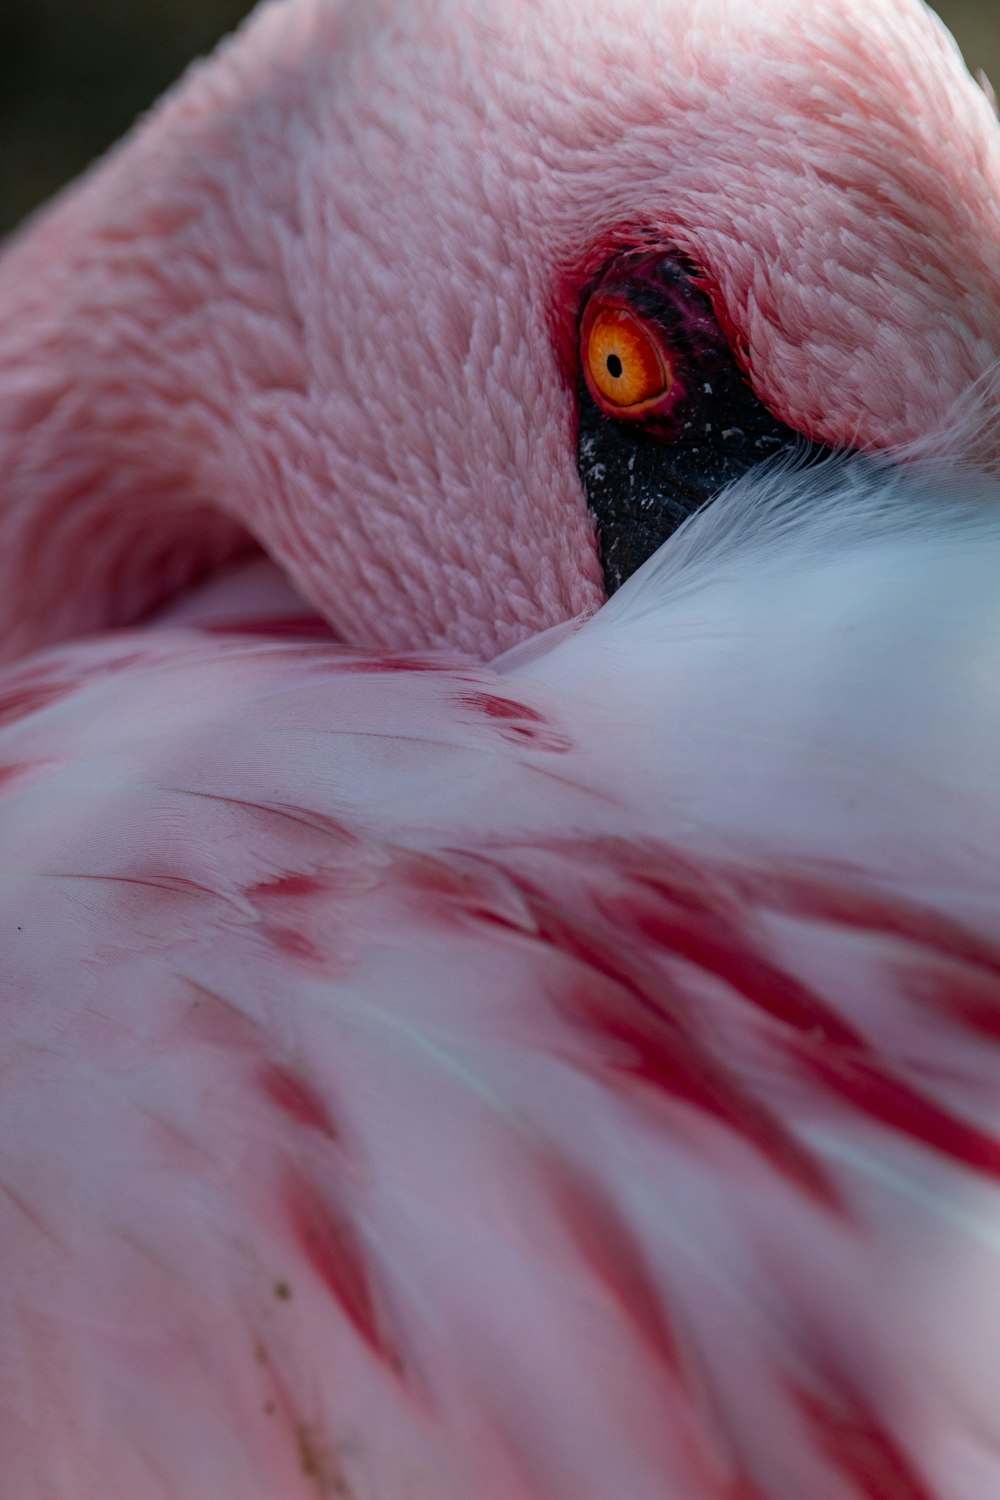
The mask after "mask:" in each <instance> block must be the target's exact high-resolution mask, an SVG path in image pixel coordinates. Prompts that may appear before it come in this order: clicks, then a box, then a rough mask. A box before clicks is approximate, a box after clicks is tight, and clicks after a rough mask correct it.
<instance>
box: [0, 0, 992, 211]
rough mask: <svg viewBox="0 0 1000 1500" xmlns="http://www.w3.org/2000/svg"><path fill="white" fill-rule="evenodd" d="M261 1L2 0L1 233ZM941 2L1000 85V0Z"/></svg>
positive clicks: (973, 56) (974, 61)
mask: <svg viewBox="0 0 1000 1500" xmlns="http://www.w3.org/2000/svg"><path fill="white" fill-rule="evenodd" d="M404 3H405V0H404ZM501 3H502V0H501ZM806 3H808V0H806ZM252 8H253V6H252V0H0V234H2V233H4V232H5V231H6V230H8V229H10V228H12V227H13V225H15V224H16V223H17V222H18V220H19V219H21V218H22V217H23V216H24V214H26V213H27V212H28V211H29V210H30V209H31V208H33V207H34V206H35V204H37V203H40V202H42V200H43V199H45V198H47V197H48V196H49V195H50V194H51V193H53V192H54V191H55V189H56V188H57V187H59V185H60V184H61V183H63V182H65V181H67V180H68V179H69V178H70V177H73V176H75V175H76V173H77V172H79V171H80V170H81V168H83V167H84V166H86V164H87V162H88V161H92V160H93V158H94V157H95V156H97V155H99V154H100V152H102V151H103V150H104V149H105V147H107V146H108V145H110V144H111V142H112V141H114V140H116V139H117V138H118V137H119V136H120V135H122V134H123V133H124V131H125V130H127V129H128V126H129V125H130V124H131V123H132V121H133V120H134V119H135V117H136V116H137V115H138V114H140V113H141V111H142V110H144V109H145V108H146V107H147V105H149V104H151V103H152V101H153V100H154V99H155V98H156V97H157V95H159V94H160V93H162V91H163V90H164V89H165V88H166V87H167V85H168V84H170V83H171V82H172V81H173V80H174V79H175V78H176V77H177V75H178V74H179V73H180V72H181V70H182V69H183V68H184V66H185V64H186V63H187V62H188V61H190V59H191V58H193V57H197V56H199V55H200V54H203V53H205V52H207V51H209V50H210V48H211V47H212V46H213V45H214V43H215V42H216V40H217V39H218V38H219V37H220V36H222V35H223V34H224V33H225V32H227V31H231V30H232V28H233V27H234V26H236V25H237V24H238V22H239V21H240V20H241V19H242V17H243V16H244V15H245V14H247V12H248V11H249V10H251V9H252ZM936 9H937V10H938V11H939V12H940V13H941V15H942V16H943V17H944V19H945V21H946V22H947V24H948V25H949V26H950V27H951V29H952V31H953V32H954V33H955V35H956V37H957V38H958V40H959V43H960V45H961V46H962V48H963V50H964V52H965V56H966V60H967V61H968V63H969V66H970V67H971V68H972V69H973V71H975V70H976V69H979V68H982V69H984V70H985V72H986V73H987V74H988V75H989V76H990V77H991V78H992V79H993V82H994V83H995V84H996V86H997V89H998V92H1000V0H940V3H939V4H938V5H937V6H936Z"/></svg>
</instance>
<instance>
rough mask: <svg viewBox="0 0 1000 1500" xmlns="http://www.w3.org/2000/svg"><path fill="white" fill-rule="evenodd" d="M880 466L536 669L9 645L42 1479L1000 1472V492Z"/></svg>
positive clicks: (32, 1411)
mask: <svg viewBox="0 0 1000 1500" xmlns="http://www.w3.org/2000/svg"><path fill="white" fill-rule="evenodd" d="M854 463H855V467H853V468H850V467H848V468H845V469H841V468H839V467H835V468H833V469H831V470H829V471H819V472H816V471H814V472H813V473H811V474H806V475H799V476H795V475H793V474H788V473H786V474H783V475H782V474H778V475H775V476H773V477H772V478H770V479H763V480H754V481H747V482H744V484H743V485H742V486H740V487H738V488H737V489H736V490H734V491H733V492H732V493H731V494H730V495H729V496H727V497H725V498H724V499H723V500H721V501H719V502H717V505H716V506H715V507H713V508H712V509H710V510H709V511H708V512H706V513H705V514H704V515H703V516H701V517H699V518H697V519H696V520H695V521H694V522H693V523H691V525H690V527H689V528H688V529H687V530H686V531H685V532H683V533H682V534H681V535H680V536H679V537H678V538H677V540H676V542H674V543H668V544H667V547H666V548H665V549H664V551H663V552H662V553H661V554H660V555H659V557H658V558H657V559H656V560H655V562H654V563H652V564H650V565H648V566H647V569H646V570H645V571H644V572H642V573H640V574H638V575H637V576H636V578H635V579H633V580H632V581H631V582H630V584H628V585H627V586H626V587H625V589H624V590H622V592H621V593H620V594H619V595H618V596H617V598H616V601H615V603H614V604H613V605H609V606H608V607H607V608H606V609H605V610H604V611H602V612H601V613H600V614H599V615H598V616H597V617H596V618H595V619H593V620H591V621H590V622H589V623H588V624H586V625H584V626H583V627H582V628H581V629H579V630H578V631H577V632H575V633H571V634H569V635H566V634H563V635H562V637H561V638H559V639H556V641H555V643H554V644H553V645H551V646H550V647H548V648H546V646H545V644H544V642H543V643H539V644H537V645H536V646H535V647H533V649H532V652H529V653H524V652H522V660H521V661H520V662H518V660H517V659H516V657H515V659H514V660H513V661H512V663H511V664H510V666H509V667H506V668H505V667H504V664H503V663H501V664H500V665H499V666H498V667H497V668H490V667H486V666H476V665H474V664H470V663H469V662H467V661H462V660H461V659H455V658H450V659H449V658H447V657H436V658H435V657H430V658H427V657H425V658H419V657H411V658H406V657H403V658H382V657H377V656H368V655H364V654H360V655H359V654H358V653H356V652H351V651H348V650H346V649H345V648H343V647H339V646H336V645H331V644H329V643H327V642H322V641H313V642H311V643H310V642H309V641H304V640H295V639H292V640H285V639H275V638H273V637H270V636H258V637H254V636H248V635H246V634H244V633H227V632H225V631H222V632H220V631H218V629H214V630H213V629H207V630H205V631H202V632H198V631H195V630H191V631H187V632H167V633H163V634H162V635H158V634H156V633H153V634H138V635H137V634H134V633H133V634H126V635H122V636H116V637H108V638H107V639H104V640H101V639H98V640H95V641H93V642H91V643H81V644H79V645H76V646H71V647H66V648H63V649H61V650H58V651H57V652H55V653H53V654H51V655H49V656H47V657H41V658H37V659H36V660H35V661H34V662H33V663H32V664H31V665H30V666H26V667H25V668H23V669H22V670H21V671H20V672H16V671H15V672H13V673H11V674H8V676H7V678H6V680H5V683H4V696H3V699H2V700H0V703H2V711H3V713H4V715H5V717H6V718H7V725H6V727H5V729H4V730H3V737H2V747H3V757H4V762H5V786H4V827H5V837H4V843H3V856H2V860H3V883H4V889H5V895H4V919H5V923H9V924H11V926H10V927H8V941H7V944H6V951H7V958H6V961H5V972H4V978H3V985H4V1000H5V1011H6V1022H5V1028H4V1036H3V1051H2V1062H0V1066H2V1068H3V1076H4V1088H3V1091H2V1103H0V1141H2V1143H3V1144H2V1154H0V1163H2V1165H0V1185H2V1186H0V1241H2V1243H3V1245H4V1255H5V1276H4V1285H3V1294H2V1305H3V1309H4V1312H3V1321H4V1328H5V1334H4V1341H3V1342H4V1348H5V1350H6V1351H7V1354H6V1367H5V1372H4V1379H3V1399H2V1401H0V1449H2V1451H3V1453H4V1456H5V1473H6V1475H7V1478H6V1480H5V1483H6V1484H8V1485H9V1486H10V1490H9V1493H11V1494H12V1495H15V1494H16V1495H17V1496H18V1497H19V1500H22V1497H23V1500H34V1497H35V1496H39V1497H41V1496H43V1495H44V1496H49V1495H55V1496H59V1497H62V1496H63V1495H65V1496H67V1497H69V1496H74V1497H75V1496H77V1495H87V1496H89V1495H98V1494H99V1495H101V1496H102V1497H104V1500H117V1497H118V1496H122V1497H125V1496H134V1495H135V1494H142V1495H143V1496H147V1497H149V1500H156V1497H159V1496H160V1495H164V1496H168V1495H169V1496H172V1495H182V1496H189V1495H190V1496H198V1497H206V1496H210V1497H212V1500H230V1497H232V1500H237V1497H239V1500H257V1497H258V1496H259V1497H260V1500H273V1497H275V1496H278V1495H280V1496H281V1497H282V1500H293V1497H295V1496H298V1495H302V1496H303V1497H306V1496H314V1495H337V1494H349V1495H366V1496H373V1497H375V1496H378V1497H381V1496H385V1497H387V1500H388V1497H395V1496H398V1495H402V1494H405V1495H407V1496H410V1497H412V1500H423V1497H425V1496H426V1497H427V1500H431V1497H434V1500H445V1497H450V1496H455V1497H456V1500H459V1497H461V1500H464V1497H467V1496H468V1495H470V1494H475V1495H476V1496H477V1497H481V1500H492V1497H494V1496H496V1497H504V1500H506V1497H508V1496H520V1495H531V1496H537V1495H544V1496H546V1497H557V1496H558V1497H566V1500H570V1497H572V1500H583V1497H589V1496H594V1497H598V1496H604V1495H606V1494H607V1493H608V1492H609V1491H610V1490H612V1489H614V1490H615V1491H616V1492H618V1493H621V1494H627V1495H628V1496H630V1497H633V1496H634V1497H636V1500H641V1497H646V1496H649V1497H653V1496H661V1495H663V1494H664V1493H668V1494H676V1495H684V1496H688V1495H690V1496H692V1497H695V1496H696V1497H699V1500H700V1497H705V1500H709V1497H710V1500H721V1497H723V1496H730V1495H735V1494H740V1495H744V1494H745V1495H754V1496H767V1497H769V1500H786V1497H787V1500H792V1497H798V1496H801V1495H802V1494H804V1493H805V1494H809V1495H815V1496H826V1495H830V1496H837V1497H840V1496H848V1495H850V1496H872V1497H875V1496H877V1497H879V1500H883V1497H886V1496H889V1495H893V1496H897V1495H898V1496H900V1497H904V1496H905V1497H907V1500H910V1497H914V1500H915V1497H917V1496H920V1497H924V1496H928V1497H929V1496H935V1497H936V1496H946V1497H949V1500H966V1497H968V1500H985V1497H986V1496H988V1495H991V1494H992V1493H993V1492H994V1490H995V1488H996V1486H997V1484H998V1483H1000V1467H998V1458H997V1452H998V1447H997V1444H998V1441H1000V1430H998V1426H997V1414H996V1410H995V1405H994V1403H993V1401H992V1397H991V1395H990V1392H991V1391H992V1390H993V1389H994V1388H995V1382H996V1379H997V1377H998V1375H1000V1369H998V1360H1000V1343H998V1340H997V1337H996V1333H995V1330H994V1328H993V1320H992V1315H991V1313H990V1310H989V1309H990V1305H991V1299H990V1291H989V1288H990V1286H991V1285H992V1284H993V1283H994V1282H995V1278H996V1265H997V1262H996V1256H997V1245H998V1243H1000V1239H998V1236H1000V1191H998V1189H1000V1117H998V1110H997V1100H996V1088H995V1080H996V1076H997V1065H998V1061H1000V1058H998V1051H997V1043H998V1035H1000V1021H998V1015H1000V1009H998V1007H1000V942H998V934H997V927H996V895H997V891H998V888H1000V855H998V852H997V851H998V850H1000V773H998V770H997V765H996V756H995V745H996V742H997V734H998V731H1000V722H998V720H1000V700H998V697H997V694H996V691H995V686H994V685H995V682H996V680H997V667H998V662H997V653H998V646H997V640H998V631H997V624H998V621H997V613H998V610H1000V603H998V600H997V595H996V589H995V578H996V571H997V566H998V563H1000V509H998V505H997V500H998V492H997V490H996V489H995V488H994V487H993V486H987V485H976V484H973V483H972V482H967V484H966V486H965V489H966V490H967V493H961V492H960V493H959V494H958V495H955V494H952V495H950V496H949V501H948V504H947V505H945V504H943V503H942V494H941V484H942V481H941V480H940V479H939V478H938V477H937V476H933V475H932V476H930V477H929V478H928V479H927V480H926V482H925V483H924V484H922V485H918V484H917V483H916V482H915V481H913V480H910V481H903V480H899V479H897V478H894V477H892V476H891V475H887V474H882V473H880V472H879V471H878V470H875V469H867V468H865V467H859V466H858V465H859V461H857V460H856V461H854ZM845 519H846V520H847V521H848V522H849V523H850V524H848V525H845V524H844V522H845ZM804 598H805V599H807V600H808V602H809V607H808V609H804V608H803V607H802V601H803V599H804ZM928 600H930V601H932V602H931V604H930V605H929V606H928V603H927V601H928ZM790 618H792V619H795V621H796V624H797V628H796V632H795V637H794V639H791V640H790V639H789V634H788V620H789V619H790ZM525 656H527V658H528V659H527V660H525V659H524V657H525ZM920 689H925V690H924V691H920ZM956 724H960V725H961V729H962V732H961V735H956V734H955V731H954V726H955V725H956ZM55 976H59V977H58V978H55Z"/></svg>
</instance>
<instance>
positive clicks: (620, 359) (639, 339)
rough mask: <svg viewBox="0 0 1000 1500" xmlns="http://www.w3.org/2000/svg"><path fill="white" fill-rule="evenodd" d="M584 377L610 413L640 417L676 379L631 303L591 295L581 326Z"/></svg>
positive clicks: (664, 356)
mask: <svg viewBox="0 0 1000 1500" xmlns="http://www.w3.org/2000/svg"><path fill="white" fill-rule="evenodd" d="M580 343H581V350H580V352H581V358H582V364H583V372H584V378H585V379H586V382H587V385H588V387H589V389H590V393H591V395H592V396H593V398H594V400H595V401H596V402H597V404H598V405H599V406H600V407H601V408H602V409H603V410H604V411H606V412H608V414H609V415H611V416H616V417H633V416H641V415H643V414H644V413H645V412H647V411H648V410H649V409H650V407H651V406H654V405H655V404H656V403H657V402H659V401H661V400H662V399H663V397H664V396H665V395H667V393H668V392H669V390H670V387H671V386H672V384H673V375H672V373H671V370H670V365H669V362H668V360H667V358H666V355H665V353H664V351H663V349H662V348H661V346H660V342H659V340H658V338H657V337H656V334H655V333H654V332H653V330H652V329H651V328H650V327H649V325H648V324H646V323H645V322H644V321H643V319H642V318H640V317H638V316H637V315H636V314H635V313H634V312H633V311H632V310H631V309H630V308H628V307H623V306H621V304H618V303H610V302H605V301H604V300H603V299H602V298H600V297H592V298H591V300H590V303H589V304H588V306H587V310H586V313H585V314H584V319H583V324H582V327H581V330H580Z"/></svg>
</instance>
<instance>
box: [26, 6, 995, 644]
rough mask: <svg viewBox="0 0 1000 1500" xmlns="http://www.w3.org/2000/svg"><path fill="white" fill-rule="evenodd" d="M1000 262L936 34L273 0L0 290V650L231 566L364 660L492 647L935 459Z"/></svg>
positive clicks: (129, 609)
mask: <svg viewBox="0 0 1000 1500" xmlns="http://www.w3.org/2000/svg"><path fill="white" fill-rule="evenodd" d="M998 265H1000V131H998V129H997V122H996V119H995V116H994V113H993V111H992V108H991V105H990V102H989V100H988V99H987V97H986V95H985V94H984V93H983V92H982V91H981V90H980V89H979V88H977V86H976V85H975V84H973V82H972V80H971V79H970V78H969V77H968V75H967V74H966V73H965V71H964V68H963V66H962V64H961V60H960V58H959V55H958V53H957V50H956V49H955V47H954V45H953V44H952V42H951V41H950V39H949V38H948V36H947V34H946V33H945V32H944V30H943V29H942V28H941V27H940V25H939V24H938V23H937V22H936V21H935V19H934V18H933V17H932V16H931V15H930V14H929V13H928V12H927V11H925V10H924V9H923V7H922V6H921V5H920V4H918V3H917V0H836V3H834V0H815V3H813V4H810V5H808V6H803V5H801V4H800V3H798V0H615V3H614V4H613V5H612V4H611V3H610V0H601V3H597V4H593V5H588V6H586V7H583V8H581V7H580V6H579V4H578V3H577V0H535V3H532V4H525V5H521V4H517V5H504V6H491V7H485V8H484V7H480V6H474V5H471V4H467V3H466V4H461V3H456V4H450V3H444V0H410V3H408V4H406V5H399V4H395V3H391V0H272V3H271V4H268V5H265V6H264V7H263V8H262V9H260V10H259V11H258V12H257V14H256V16H255V17H254V18H253V19H252V21H251V22H250V23H249V24H248V25H247V26H246V27H245V28H244V30H243V31H242V32H241V33H240V34H239V35H238V37H237V38H236V39H235V40H234V41H233V42H231V43H230V44H228V45H227V46H226V47H224V48H223V49H222V50H221V51H220V52H219V53H218V54H217V55H216V56H215V57H214V58H213V59H211V60H210V61H209V62H208V63H206V64H204V65H201V66H199V67H198V68H196V69H195V70H194V71H193V72H192V73H191V74H190V75H189V76H188V77H187V78H186V79H185V80H184V81H183V82H182V84H181V85H180V86H179V87H178V88H177V89H176V90H175V91H174V92H173V94H172V95H171V96H169V97H168V99H167V100H166V101H165V102H164V103H163V104H162V105H161V106H160V107H159V109H158V110H157V111H156V113H155V114H154V115H153V116H152V117H151V118H150V119H149V120H148V121H146V122H145V123H144V124H143V125H141V126H140V128H139V129H138V131H137V133H136V134H135V135H134V137H133V138H131V139H130V140H129V141H128V142H127V143H126V144H125V145H124V146H122V147H121V148H119V149H118V151H117V152H116V153H114V154H113V155H112V156H111V157H110V159H109V160H108V161H107V162H105V163H104V164H103V165H102V166H100V167H99V168H98V169H96V170H95V171H94V172H93V173H92V174H91V175H90V177H89V178H88V179H86V180H85V181H84V183H83V184H82V185H79V186H77V187H76V188H74V189H73V190H71V191H70V192H69V193H68V194H67V195H65V196H64V197H63V198H62V199H61V200H59V201H58V202H57V203H56V205H55V206H54V207H53V208H52V209H50V210H48V211H47V213H46V214H44V215H43V216H42V217H41V218H40V219H39V220H38V221H36V223H35V224H34V225H32V226H31V227H30V228H29V229H28V230H27V231H26V232H25V233H23V234H22V235H21V236H20V238H19V239H18V240H17V241H16V242H15V244H14V245H13V247H12V248H11V249H10V250H9V251H8V252H7V255H6V257H5V260H4V261H3V263H2V264H0V374H2V379H3V381H4V386H5V390H9V391H10V393H11V399H10V400H9V401H8V403H7V406H6V410H5V411H4V412H3V413H0V494H2V497H3V506H4V510H3V513H2V515H0V540H2V541H3V543H4V545H3V546H0V555H2V556H3V558H4V559H5V561H4V562H3V564H2V567H3V569H4V570H5V573H4V577H3V578H2V579H0V584H2V585H3V587H0V598H2V599H3V600H4V601H5V603H4V605H3V609H4V610H6V612H7V614H6V619H5V620H4V622H3V623H4V628H5V630H6V633H7V635H8V637H9V639H10V640H11V641H12V642H13V649H24V648H25V646H27V645H34V644H38V643H39V642H41V641H44V640H46V639H52V638H56V637H58V636H62V635H68V634H72V633H76V632H77V631H79V630H80V629H84V628H89V627H93V626H96V625H103V624H108V623H116V622H119V621H122V620H132V619H135V618H137V617H139V616H140V615H141V614H142V612H143V611H145V610H148V609H149V608H150V606H151V605H153V604H154V603H155V602H156V601H158V600H160V599H162V598H164V597H165V596H168V595H169V594H170V593H171V592H172V591H174V590H176V589H177V587H179V586H180V585H181V584H182V583H184V582H185V581H186V580H187V579H189V578H191V577H192V576H194V575H197V574H198V573H199V572H202V571H204V570H206V569H207V568H209V567H211V566H214V565H215V564H217V563H218V562H220V561H221V560H223V559H225V558H228V557H231V556H232V555H233V554H234V553H237V552H239V551H240V550H241V549H243V548H245V547H246V546H248V545H249V544H250V541H251V539H252V540H253V541H254V542H255V543H257V544H259V545H260V546H262V547H263V548H264V549H265V550H266V551H267V552H268V553H269V554H270V555H271V556H272V557H273V558H274V559H275V560H276V561H277V562H278V563H279V564H280V566H281V567H282V568H283V569H284V570H285V572H286V573H287V574H288V576H289V577H290V578H291V580H292V581H293V582H294V584H295V586H296V587H297V589H298V590H300V591H301V593H302V594H303V595H304V596H305V597H306V598H307V599H308V601H309V602H310V604H311V605H312V606H313V607H314V608H316V609H317V610H319V611H320V612H321V613H322V614H323V615H324V616H325V617H326V618H327V619H328V620H329V622H330V623H331V624H332V625H333V627H334V629H335V630H336V631H337V632H338V633H339V634H340V635H341V636H343V637H344V638H345V639H347V640H349V641H352V642H362V643H365V644H372V645H377V646H381V647H404V648H405V647H425V646H433V645H439V644H446V645H450V646H454V647H458V648H462V649H466V650H469V651H472V652H475V653H481V654H488V653H491V652H494V651H496V650H498V649H503V648H505V647H508V646H510V645H512V644H513V643H515V642H516V641H517V640H519V639H521V638H522V637H524V636H526V635H528V634H530V633H532V632H534V631H536V630H538V629H541V628H544V627H546V626H548V625H551V624H553V623H555V622H557V621H559V620H561V619H565V618H567V617H568V616H571V615H574V614H577V613H580V612H585V611H588V610H591V609H593V608H595V607H596V606H597V605H598V604H599V603H600V602H601V600H602V598H603V597H604V594H605V590H606V588H608V587H614V586H615V585H616V584H617V582H619V581H620V579H621V578H622V577H623V576H624V575H625V574H626V573H627V572H629V571H631V569H632V568H633V567H635V566H636V565H637V564H638V563H639V562H640V561H641V560H642V559H643V558H644V557H645V556H646V555H648V553H649V552H650V551H652V550H653V549H654V548H655V546H657V545H658V544H659V542H660V541H662V540H663V539H664V537H665V536H666V535H668V534H669V532H670V530H671V529H672V528H673V527H674V526H676V524H677V523H678V521H679V520H680V519H682V518H683V516H684V515H685V514H687V513H688V512H689V511H690V510H692V509H694V508H696V507H697V506H698V505H700V504H702V503H703V502H704V501H706V500H708V499H710V498H711V496H712V495H713V494H714V493H716V492H717V491H718V489H720V488H721V487H722V486H723V485H724V484H725V483H726V482H727V480H728V479H730V478H732V477H735V475H737V474H738V473H740V472H741V471H742V470H743V469H745V468H747V467H748V466H749V465H750V464H752V463H755V462H757V461H759V459H761V458H762V457H767V456H768V455H770V454H772V453H776V452H778V451H780V450H781V449H783V448H787V447H788V446H790V445H794V444H796V443H798V444H799V445H800V446H801V447H803V449H805V450H807V451H808V449H809V448H810V446H811V447H812V448H816V447H818V448H821V449H826V448H829V447H860V448H865V449H882V450H885V449H888V450H895V449H900V448H905V447H906V446H907V445H912V444H913V443H915V442H924V443H925V444H926V443H927V442H928V440H932V439H933V437H934V435H935V434H939V433H942V432H944V431H945V430H946V428H947V425H948V422H949V418H950V417H951V416H953V413H954V411H955V410H956V403H959V402H961V401H962V399H963V397H966V396H967V395H968V393H969V391H970V388H972V387H974V386H975V385H976V383H977V382H979V383H980V385H982V384H983V382H984V381H985V380H986V378H987V377H988V376H989V374H990V372H991V371H992V370H993V369H994V367H995V365H996V363H997V360H998V358H1000V298H998V290H1000V272H998ZM959 446H960V448H961V451H962V453H963V454H964V456H967V457H970V458H972V459H975V460H976V461H978V462H980V463H990V462H992V460H993V459H994V458H995V456H996V453H997V447H998V445H997V441H996V424H995V422H994V421H993V419H992V417H991V415H990V410H989V402H988V400H986V401H985V404H984V406H983V416H982V420H980V421H977V422H975V423H973V424H971V425H970V426H969V427H968V428H967V430H966V429H964V428H963V429H962V435H961V439H960V443H959ZM595 522H596V524H595ZM81 557H86V560H87V566H86V569H85V570H84V569H81V567H80V559H81Z"/></svg>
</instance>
